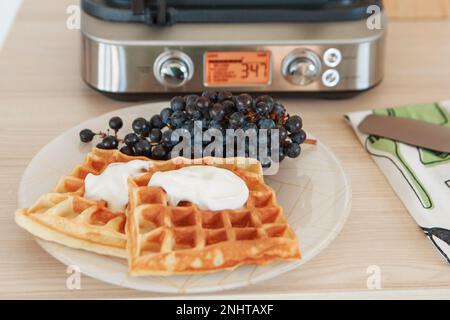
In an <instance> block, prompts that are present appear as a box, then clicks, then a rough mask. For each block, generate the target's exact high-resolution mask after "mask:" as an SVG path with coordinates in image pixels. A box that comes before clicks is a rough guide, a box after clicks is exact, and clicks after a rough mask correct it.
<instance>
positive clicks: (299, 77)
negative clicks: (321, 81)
mask: <svg viewBox="0 0 450 320" xmlns="http://www.w3.org/2000/svg"><path fill="white" fill-rule="evenodd" d="M320 69H321V63H320V59H319V58H318V57H317V55H316V54H315V53H314V52H312V51H310V50H295V51H293V52H291V53H290V54H289V55H288V56H287V57H286V58H285V59H284V61H283V75H284V77H285V78H286V79H287V80H288V81H289V82H291V83H293V84H295V85H299V86H306V85H308V84H310V83H312V82H314V81H315V80H317V78H318V77H319V75H320Z"/></svg>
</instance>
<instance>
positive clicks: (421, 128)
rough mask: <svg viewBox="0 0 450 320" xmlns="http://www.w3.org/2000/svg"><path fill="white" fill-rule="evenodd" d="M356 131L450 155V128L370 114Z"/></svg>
mask: <svg viewBox="0 0 450 320" xmlns="http://www.w3.org/2000/svg"><path fill="white" fill-rule="evenodd" d="M358 129H359V130H360V131H361V132H362V133H365V134H369V135H375V136H379V137H384V138H389V139H393V140H396V141H399V142H403V143H406V144H409V145H413V146H417V147H421V148H426V149H430V150H434V151H439V152H448V153H450V128H447V127H443V126H439V125H436V124H432V123H428V122H425V121H420V120H415V119H407V118H400V117H391V116H383V115H374V114H371V115H368V116H367V117H366V118H365V119H364V120H363V121H361V123H360V124H359V125H358Z"/></svg>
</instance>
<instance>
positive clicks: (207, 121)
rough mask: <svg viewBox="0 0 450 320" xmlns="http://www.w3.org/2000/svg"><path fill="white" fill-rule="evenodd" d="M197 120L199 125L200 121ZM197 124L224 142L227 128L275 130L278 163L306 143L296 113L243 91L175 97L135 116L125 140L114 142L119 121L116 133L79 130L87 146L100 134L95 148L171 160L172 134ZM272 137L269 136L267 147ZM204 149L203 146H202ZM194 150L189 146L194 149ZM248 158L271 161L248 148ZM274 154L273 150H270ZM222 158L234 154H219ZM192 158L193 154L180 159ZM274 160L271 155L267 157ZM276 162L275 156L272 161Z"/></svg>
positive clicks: (115, 122) (113, 123) (116, 123)
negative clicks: (149, 114) (148, 113)
mask: <svg viewBox="0 0 450 320" xmlns="http://www.w3.org/2000/svg"><path fill="white" fill-rule="evenodd" d="M199 121H200V122H199ZM198 123H201V130H202V131H203V132H204V131H206V130H208V129H211V128H214V129H218V130H219V131H220V132H222V133H223V135H224V139H223V141H226V139H225V131H226V129H235V130H236V129H242V130H244V131H246V130H249V129H253V130H256V131H257V132H259V130H260V129H266V130H268V132H270V130H272V129H278V130H279V131H278V137H279V147H278V148H277V149H276V152H277V160H278V161H282V160H283V159H284V158H285V157H286V156H288V157H290V158H296V157H298V156H299V155H300V153H301V147H300V145H301V144H302V143H304V142H305V140H306V133H305V131H303V130H302V119H301V118H300V117H299V116H298V115H293V116H290V115H288V114H287V113H286V109H285V107H284V106H283V105H282V104H281V103H279V102H278V101H276V100H274V99H273V98H272V97H270V96H268V95H262V96H260V97H258V98H256V99H254V98H253V97H252V96H251V95H249V94H246V93H243V94H239V95H233V94H232V93H230V92H203V93H202V94H201V95H200V96H199V95H195V94H191V95H187V96H184V97H182V96H176V97H174V98H172V100H171V101H170V106H169V107H167V108H164V109H162V110H161V112H160V114H159V115H154V116H152V117H151V118H150V119H148V120H147V119H145V118H137V119H135V120H134V121H133V123H132V128H133V132H132V133H128V134H127V135H126V136H125V137H124V138H123V139H120V138H118V136H117V132H118V131H119V130H120V129H121V128H122V126H123V122H122V120H121V119H120V118H119V117H114V118H112V119H111V120H110V122H109V126H110V128H111V129H112V130H113V131H114V134H109V131H108V132H107V133H102V132H100V133H97V134H96V133H94V132H92V131H91V130H89V129H85V130H82V131H81V132H80V139H81V141H83V142H90V141H92V140H93V138H94V136H96V135H98V136H100V137H101V139H102V141H101V142H100V143H99V144H97V148H101V149H118V148H119V147H120V145H123V146H121V148H120V151H121V152H123V153H125V154H127V155H135V156H145V157H148V158H151V159H157V160H165V159H169V158H170V155H171V151H172V149H173V147H174V146H175V145H177V144H178V143H180V141H175V140H174V137H173V136H172V133H173V131H174V130H176V129H182V130H187V131H188V132H189V133H190V134H191V135H192V136H193V133H194V127H195V126H197V128H196V129H198ZM270 138H271V136H270V135H268V139H269V141H268V144H269V145H270V143H271V141H270ZM205 146H206V145H205V144H203V147H205ZM192 149H193V148H192ZM245 151H246V152H245V155H246V156H247V157H256V158H258V159H259V160H260V161H261V162H262V163H263V165H265V166H267V165H268V164H269V162H270V161H267V160H268V159H262V158H260V157H259V155H258V154H250V153H249V148H247V146H246V150H245ZM272 152H273V151H272ZM223 154H224V155H226V156H234V155H235V154H231V155H230V154H229V153H226V152H223ZM183 156H185V157H186V156H188V157H189V156H190V157H194V154H193V153H192V154H191V155H184V154H183ZM270 156H273V155H271V154H270V153H269V157H270ZM272 158H274V157H272Z"/></svg>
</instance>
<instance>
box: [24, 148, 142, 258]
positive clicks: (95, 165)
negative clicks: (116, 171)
mask: <svg viewBox="0 0 450 320" xmlns="http://www.w3.org/2000/svg"><path fill="white" fill-rule="evenodd" d="M136 159H140V160H148V159H147V158H142V157H130V156H127V155H124V154H123V153H121V152H119V151H118V150H101V149H93V150H92V151H91V152H90V153H89V154H88V155H87V156H86V159H85V161H84V163H83V164H80V165H77V166H76V167H75V168H74V169H73V171H72V173H71V174H69V175H68V176H64V177H62V178H61V179H60V180H59V182H58V184H57V185H56V187H55V189H54V191H53V192H51V193H48V194H44V195H43V196H41V197H40V198H39V199H38V200H37V202H36V203H35V204H34V205H33V206H32V207H30V208H27V209H19V210H17V211H16V214H15V220H16V222H17V224H18V225H19V226H21V227H22V228H24V229H26V230H27V231H29V232H30V233H31V234H33V235H35V236H37V237H39V238H42V239H45V240H49V241H54V242H57V243H60V244H63V245H66V246H68V247H72V248H77V249H85V250H89V251H93V252H96V253H100V254H107V255H112V256H118V257H124V258H125V257H126V250H125V248H126V241H127V240H126V236H125V223H126V216H125V212H124V210H111V209H110V208H109V207H108V206H107V203H106V202H105V201H103V200H91V199H87V198H86V197H84V193H85V187H84V184H85V179H86V176H87V175H88V174H90V173H92V174H94V175H99V174H100V173H102V172H103V171H104V170H105V168H106V167H107V166H108V165H109V164H111V163H125V162H129V161H132V160H136Z"/></svg>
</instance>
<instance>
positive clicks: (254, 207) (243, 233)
mask: <svg viewBox="0 0 450 320" xmlns="http://www.w3.org/2000/svg"><path fill="white" fill-rule="evenodd" d="M230 160H231V161H230ZM244 161H246V163H243V164H242V162H244ZM193 164H197V165H198V164H199V163H193V161H191V160H187V159H183V158H176V159H172V160H168V161H164V162H159V163H155V165H154V167H153V168H151V169H150V172H149V173H148V174H145V176H141V177H139V179H130V180H129V192H130V197H129V201H130V202H129V204H128V209H127V216H128V221H127V226H126V228H127V248H128V262H129V272H130V275H133V276H142V275H156V274H158V275H172V274H194V273H204V272H213V271H219V270H224V269H234V268H236V267H238V266H240V265H242V264H266V263H269V262H272V261H274V260H294V259H299V258H300V251H299V248H298V243H297V239H296V237H295V234H294V232H293V231H292V230H291V228H290V226H289V225H288V223H287V221H286V218H285V217H284V215H283V210H282V208H281V207H280V206H279V205H278V204H277V201H276V197H275V194H274V192H273V190H272V189H271V188H270V187H269V186H267V185H266V184H265V183H264V181H263V177H262V168H261V165H260V164H259V162H256V161H253V163H249V159H247V160H244V159H243V158H234V159H227V163H225V164H224V163H223V159H221V158H204V159H202V160H201V163H200V164H203V165H213V166H218V167H222V168H226V169H228V170H231V171H233V172H234V173H235V174H237V175H238V176H240V177H241V178H242V179H243V180H244V181H245V183H246V184H247V187H248V188H249V199H248V201H247V203H246V204H245V206H244V208H242V209H241V210H223V211H202V210H200V209H199V208H198V207H197V206H195V205H193V204H191V203H188V202H185V203H182V204H180V205H179V206H177V207H170V206H169V205H168V204H167V199H166V194H165V192H164V191H163V189H161V188H157V187H148V186H147V184H148V181H149V180H150V178H151V176H152V174H153V173H154V172H156V171H167V170H175V169H179V168H181V167H184V166H189V165H193Z"/></svg>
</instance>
